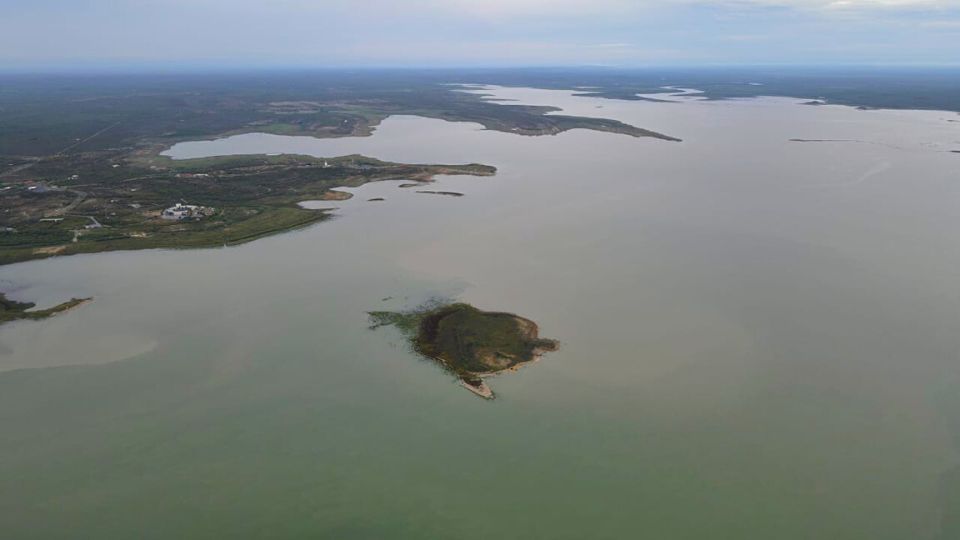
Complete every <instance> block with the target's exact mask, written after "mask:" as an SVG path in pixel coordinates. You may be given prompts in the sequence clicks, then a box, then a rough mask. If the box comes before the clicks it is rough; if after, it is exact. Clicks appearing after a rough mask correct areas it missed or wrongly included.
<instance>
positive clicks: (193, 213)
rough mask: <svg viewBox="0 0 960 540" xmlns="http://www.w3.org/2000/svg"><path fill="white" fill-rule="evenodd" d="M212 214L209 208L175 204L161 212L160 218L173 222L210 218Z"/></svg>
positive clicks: (212, 211) (212, 209)
mask: <svg viewBox="0 0 960 540" xmlns="http://www.w3.org/2000/svg"><path fill="white" fill-rule="evenodd" d="M214 212H215V209H214V208H211V207H209V206H197V205H195V204H180V203H177V204H176V205H174V206H171V207H170V208H167V209H165V210H164V211H163V212H161V213H160V217H161V218H163V219H169V220H174V221H183V220H185V219H203V218H205V217H208V216H212V215H213V213H214Z"/></svg>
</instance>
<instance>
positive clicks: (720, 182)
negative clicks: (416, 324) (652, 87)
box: [0, 88, 960, 539]
mask: <svg viewBox="0 0 960 540" xmlns="http://www.w3.org/2000/svg"><path fill="white" fill-rule="evenodd" d="M485 91H486V92H491V93H493V94H495V96H496V97H498V98H505V99H513V100H517V101H518V102H521V103H531V104H542V105H556V106H559V107H562V108H563V109H564V114H578V115H589V116H602V117H607V118H616V119H619V120H622V121H625V122H629V123H632V124H635V125H637V126H640V127H643V128H647V129H652V130H655V131H660V132H663V133H666V134H669V135H672V136H676V137H680V138H682V139H684V142H682V143H669V142H664V141H661V140H656V139H635V138H630V137H626V136H620V135H614V134H605V133H595V132H590V131H582V130H577V131H572V132H568V133H564V134H561V135H558V136H553V137H520V136H515V135H509V134H504V133H499V132H494V131H486V130H483V129H482V128H481V127H480V126H478V125H474V124H465V123H448V122H442V121H438V120H429V119H423V118H415V117H393V118H389V119H388V120H386V121H385V122H384V123H383V125H382V126H380V127H379V128H378V129H377V131H376V132H375V134H374V135H373V136H372V137H368V138H350V139H334V140H331V139H328V140H320V139H312V138H307V137H283V136H274V135H265V134H249V135H239V136H234V137H230V138H228V139H221V140H216V141H197V142H190V143H182V144H179V145H177V146H175V147H174V148H173V149H171V150H170V155H172V156H173V157H175V158H186V157H199V156H208V155H222V154H230V153H274V152H295V153H307V154H312V155H316V156H321V157H331V156H335V155H343V154H354V153H361V154H365V155H369V156H373V157H377V158H381V159H386V160H394V161H404V162H420V163H469V162H480V163H487V164H491V165H495V166H497V167H498V168H499V172H498V174H497V175H496V176H495V177H492V178H475V177H445V178H441V179H440V180H439V182H437V183H436V184H434V185H433V186H431V187H430V188H428V189H435V190H446V191H457V192H462V193H464V194H466V196H464V197H460V198H451V197H440V196H434V195H427V194H419V193H416V192H415V190H411V189H401V188H399V187H398V185H399V184H400V183H402V182H381V183H376V184H368V185H365V186H362V187H360V188H357V189H351V190H349V191H352V192H353V193H355V194H356V196H355V197H354V198H353V199H351V200H349V201H343V202H325V203H324V205H325V206H330V207H337V208H339V210H338V211H337V216H338V219H336V220H333V221H331V222H327V223H323V224H320V225H317V226H315V227H311V228H309V229H306V230H301V231H296V232H292V233H288V234H284V235H280V236H276V237H271V238H267V239H263V240H259V241H257V242H254V243H252V244H248V245H244V246H239V247H232V248H224V249H214V250H200V251H148V252H134V253H110V254H100V255H83V256H74V257H69V258H62V259H51V260H45V261H34V262H29V263H24V264H18V265H13V266H7V267H2V268H0V285H2V286H3V287H4V289H3V290H9V289H11V288H14V287H15V288H16V290H15V292H14V294H13V296H14V297H17V298H21V297H22V298H30V299H36V300H39V301H40V302H41V304H49V303H53V302H57V301H62V300H63V299H65V298H69V297H70V296H88V295H89V296H94V297H95V301H94V302H93V303H91V304H89V305H86V306H84V307H82V308H80V309H78V310H76V311H74V312H71V313H69V314H66V315H63V316H60V317H55V318H53V319H50V320H47V321H43V322H29V323H14V324H10V325H6V326H4V327H0V369H3V370H7V371H6V372H5V373H2V374H0V478H2V479H4V480H5V483H6V484H7V485H8V486H12V489H3V490H0V527H2V529H3V530H6V531H9V532H10V533H11V534H13V536H18V535H19V536H27V532H28V531H29V532H30V533H33V535H36V536H44V537H56V536H59V537H64V538H69V537H75V536H76V534H77V531H83V532H84V533H87V532H89V536H96V537H131V536H136V537H164V538H169V537H202V536H210V537H224V536H267V537H280V536H297V535H311V534H312V535H314V536H321V537H331V538H371V537H375V538H489V537H499V538H531V537H537V538H624V537H645V538H646V537H650V538H654V537H656V538H670V539H673V538H697V539H701V538H736V539H743V538H764V539H766V538H778V539H790V538H798V539H799V538H804V539H807V538H843V539H857V538H863V539H883V538H890V539H900V538H921V539H922V538H937V537H938V533H939V532H940V530H941V527H944V528H945V532H944V533H943V536H942V538H953V537H954V536H952V535H954V534H957V530H958V527H960V524H958V523H957V520H958V519H960V515H958V510H960V504H958V503H957V502H956V500H955V499H952V498H951V496H952V493H955V492H956V491H957V489H958V487H957V486H958V485H960V483H958V482H957V481H956V480H954V477H955V475H954V476H949V475H946V474H947V473H949V472H950V471H951V470H952V469H953V468H954V467H955V466H956V465H957V463H958V453H957V447H956V437H957V435H958V433H960V424H958V422H960V400H958V399H957V393H956V387H957V382H958V375H960V363H958V354H960V332H958V326H960V280H958V279H957V277H958V272H957V268H960V248H958V243H957V241H956V235H957V231H958V230H960V215H958V212H957V202H958V200H960V182H958V180H960V178H958V174H957V170H958V166H960V155H957V154H951V153H949V151H950V150H953V149H960V124H956V123H951V122H948V121H947V120H949V119H955V118H956V115H955V114H953V113H943V112H917V111H858V110H855V109H851V108H847V107H835V106H819V107H812V106H805V105H800V104H799V101H800V100H793V99H783V98H762V99H755V100H742V101H723V102H716V101H703V100H700V99H697V97H696V96H695V95H686V96H677V97H673V98H670V99H675V100H676V101H677V102H676V103H653V102H643V101H640V102H625V101H615V100H603V99H595V98H584V97H573V96H571V93H570V92H562V91H546V90H534V89H516V88H492V89H487V90H485ZM660 97H663V96H660ZM790 139H844V140H849V141H850V142H846V141H845V142H791V141H790ZM373 197H383V198H385V199H386V200H385V201H384V202H377V203H370V202H367V199H369V198H373ZM434 296H446V297H455V298H459V299H462V300H465V301H468V302H471V303H473V304H474V305H476V306H478V307H480V308H483V309H494V310H505V311H512V312H515V313H518V314H520V315H523V316H525V317H529V318H531V319H533V320H535V321H537V322H538V323H539V324H540V327H541V334H542V335H543V336H545V337H549V338H556V339H559V340H560V341H561V342H562V348H561V350H560V351H558V352H556V353H551V354H549V355H547V356H546V357H545V359H544V360H543V361H542V362H540V363H538V364H537V365H535V366H532V367H530V368H529V369H525V370H522V371H520V372H519V373H516V374H510V375H508V376H503V377H499V378H496V379H494V380H492V381H491V387H492V388H493V389H494V390H495V391H496V392H497V394H498V399H497V400H496V401H494V402H485V401H482V400H480V399H477V398H476V397H474V396H472V395H471V394H469V393H468V392H466V391H465V390H463V389H462V388H460V387H458V386H457V385H456V384H455V381H454V380H453V379H451V378H450V377H449V376H447V375H445V374H444V373H443V372H441V371H440V370H439V369H437V368H436V367H435V366H434V365H432V364H431V363H429V362H426V361H422V360H420V359H418V358H416V357H415V356H413V355H412V354H411V353H410V352H409V351H407V350H406V348H405V346H404V344H403V342H402V340H401V338H400V336H399V335H398V334H397V333H396V332H395V331H393V330H392V329H380V330H377V331H370V330H368V329H367V324H368V322H367V319H366V315H365V312H366V311H369V310H380V309H397V308H403V307H411V306H415V305H417V304H418V303H420V302H422V301H424V300H426V299H428V298H431V297H434ZM385 298H389V299H388V300H384V299H385ZM53 366H60V367H53ZM23 368H48V369H23ZM144 530H148V531H149V532H147V533H144Z"/></svg>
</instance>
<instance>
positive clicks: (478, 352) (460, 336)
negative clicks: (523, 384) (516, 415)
mask: <svg viewBox="0 0 960 540" xmlns="http://www.w3.org/2000/svg"><path fill="white" fill-rule="evenodd" d="M370 319H371V322H372V325H371V328H379V327H381V326H387V325H392V326H395V327H397V328H398V329H399V330H400V331H401V332H403V333H404V334H405V335H406V336H407V337H408V339H409V340H410V343H411V345H412V347H413V349H414V350H415V351H416V352H417V353H419V354H420V355H422V356H424V357H426V358H430V359H432V360H435V361H436V362H438V363H439V364H440V365H441V366H443V367H444V369H446V370H448V371H449V372H450V373H452V374H454V375H455V376H456V377H457V378H458V379H459V381H460V382H461V384H462V385H463V386H464V387H465V388H467V389H468V390H470V391H471V392H473V393H475V394H477V395H478V396H481V397H483V398H486V399H493V397H494V394H493V391H492V390H491V389H490V387H489V386H487V384H486V383H485V382H484V378H485V377H489V376H491V375H496V374H498V373H502V372H505V371H512V370H516V369H519V368H520V367H522V366H523V365H525V364H528V363H530V362H534V361H536V360H538V359H539V358H540V356H541V355H542V354H543V353H545V352H549V351H555V350H557V348H558V344H557V342H556V341H554V340H551V339H543V338H541V337H539V328H538V327H537V325H536V323H534V322H533V321H531V320H529V319H525V318H523V317H520V316H518V315H514V314H512V313H499V312H488V311H481V310H479V309H477V308H475V307H473V306H471V305H469V304H464V303H455V304H447V305H439V306H430V307H425V308H421V309H418V310H413V311H408V312H392V311H374V312H370Z"/></svg>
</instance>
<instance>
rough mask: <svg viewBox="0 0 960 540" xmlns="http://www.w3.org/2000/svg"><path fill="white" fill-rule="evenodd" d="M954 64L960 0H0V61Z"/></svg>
mask: <svg viewBox="0 0 960 540" xmlns="http://www.w3.org/2000/svg"><path fill="white" fill-rule="evenodd" d="M957 63H960V0H261V1H255V0H126V1H124V0H0V69H12V70H25V71H32V70H36V71H44V70H51V69H84V68H89V67H103V68H110V67H162V68H178V67H182V68H211V67H222V68H226V69H231V68H245V67H281V68H282V67H345V66H370V67H384V66H390V67H434V66H435V67H451V66H566V65H578V66H583V65H603V66H617V67H645V66H669V65H684V66H689V65H731V64H741V65H743V64H802V65H814V64H871V65H873V64H885V65H906V64H915V65H938V64H952V65H956V64H957Z"/></svg>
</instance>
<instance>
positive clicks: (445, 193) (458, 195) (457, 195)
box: [417, 189, 463, 197]
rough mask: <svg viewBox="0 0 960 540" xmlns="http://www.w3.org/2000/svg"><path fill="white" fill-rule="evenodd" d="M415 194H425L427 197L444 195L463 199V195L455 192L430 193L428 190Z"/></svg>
mask: <svg viewBox="0 0 960 540" xmlns="http://www.w3.org/2000/svg"><path fill="white" fill-rule="evenodd" d="M417 193H426V194H427V195H446V196H447V197H463V193H460V192H457V191H432V190H429V189H421V190H419V191H417Z"/></svg>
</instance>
